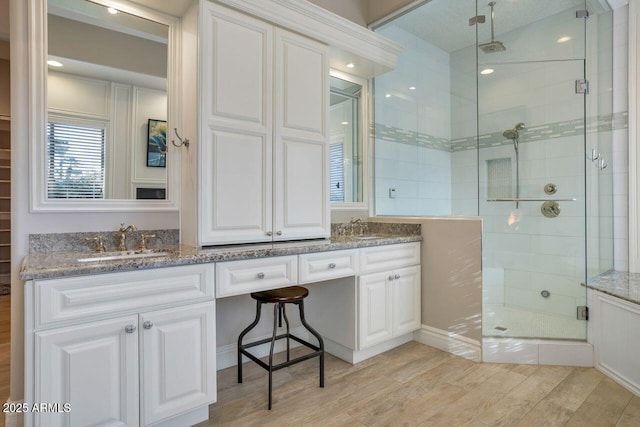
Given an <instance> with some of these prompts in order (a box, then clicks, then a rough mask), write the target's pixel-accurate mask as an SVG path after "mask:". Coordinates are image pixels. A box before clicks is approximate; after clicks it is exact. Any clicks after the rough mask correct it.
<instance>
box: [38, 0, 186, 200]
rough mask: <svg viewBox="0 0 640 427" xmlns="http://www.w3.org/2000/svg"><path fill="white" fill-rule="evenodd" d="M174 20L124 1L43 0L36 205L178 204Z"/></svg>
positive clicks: (175, 24) (175, 20)
mask: <svg viewBox="0 0 640 427" xmlns="http://www.w3.org/2000/svg"><path fill="white" fill-rule="evenodd" d="M43 14H44V9H43ZM177 25H178V23H177V19H175V18H173V17H171V16H168V15H165V14H162V13H160V12H156V11H154V10H151V9H148V8H144V7H141V6H138V5H137V4H136V3H133V2H128V1H121V0H117V1H112V0H46V27H45V28H47V32H46V34H43V41H44V45H45V46H44V47H45V48H46V49H45V48H43V50H42V62H43V63H42V69H43V85H42V86H43V92H44V94H43V104H44V106H45V108H46V111H44V113H43V114H42V117H43V120H42V124H41V129H40V130H39V132H38V134H39V135H41V138H34V141H33V142H34V150H33V151H32V153H33V154H34V157H35V158H34V159H33V162H32V167H33V169H34V172H35V173H34V174H32V176H33V177H34V179H36V181H35V182H34V185H32V189H33V191H34V193H35V194H34V197H32V201H33V203H32V205H33V208H34V210H57V211H64V210H74V211H75V210H78V209H80V210H120V209H126V210H157V209H163V210H172V209H176V206H175V204H174V203H173V202H172V200H175V199H176V198H177V194H176V190H177V187H178V185H177V176H178V172H179V171H177V170H176V169H177V168H178V165H179V151H178V150H179V149H178V148H175V147H173V146H172V145H171V139H172V134H173V128H174V127H178V123H177V120H176V119H177V117H176V115H175V114H172V113H173V111H172V110H173V108H171V102H170V101H171V100H172V99H173V95H174V92H175V91H174V89H173V88H174V87H175V79H176V77H177V75H176V74H177V73H176V71H177V67H176V64H175V62H176V61H175V60H174V58H175V55H172V52H173V51H174V49H175V48H176V46H175V43H174V38H175V34H176V31H177V28H176V26H177ZM34 62H35V61H34ZM45 88H46V89H45Z"/></svg>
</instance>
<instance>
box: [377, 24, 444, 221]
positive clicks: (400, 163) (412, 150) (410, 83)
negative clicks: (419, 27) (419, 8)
mask: <svg viewBox="0 0 640 427" xmlns="http://www.w3.org/2000/svg"><path fill="white" fill-rule="evenodd" d="M380 33H381V34H382V35H384V36H387V37H390V38H392V39H393V40H395V41H397V42H400V43H401V44H402V45H403V46H404V47H405V50H404V51H403V53H402V54H401V55H400V57H399V58H398V67H397V68H396V70H395V71H394V72H393V73H388V74H385V75H382V76H380V77H378V78H376V80H375V86H376V87H375V96H376V115H375V120H376V123H377V124H379V126H377V127H376V128H377V134H376V140H375V188H376V197H375V200H376V214H378V215H450V214H451V153H450V152H449V145H448V141H449V140H450V138H451V122H450V115H449V111H450V75H449V54H448V53H446V52H444V51H443V50H441V49H438V48H436V47H435V46H433V45H431V44H429V43H427V42H425V41H424V40H422V39H419V38H417V37H415V36H413V35H412V34H410V33H408V32H406V31H404V30H402V29H400V28H398V27H395V26H390V27H388V28H385V29H383V30H381V31H380ZM410 88H413V89H410ZM387 95H389V96H387ZM418 118H419V119H418ZM382 127H384V128H385V130H384V131H383V132H380V131H379V129H380V128H382ZM425 140H428V141H435V144H436V145H439V147H438V148H439V149H434V148H427V147H424V146H420V142H421V141H425ZM391 188H394V189H395V195H394V197H393V198H392V197H391V196H390V192H389V190H390V189H391Z"/></svg>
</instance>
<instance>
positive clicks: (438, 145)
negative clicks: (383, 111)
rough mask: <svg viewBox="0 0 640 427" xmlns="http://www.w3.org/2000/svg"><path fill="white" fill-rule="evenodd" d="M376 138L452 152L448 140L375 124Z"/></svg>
mask: <svg viewBox="0 0 640 427" xmlns="http://www.w3.org/2000/svg"><path fill="white" fill-rule="evenodd" d="M375 137H376V139H382V140H385V141H393V142H397V143H400V144H406V145H415V146H417V147H424V148H430V149H432V150H440V151H451V142H450V141H449V139H447V138H440V137H437V136H433V135H429V134H426V133H421V132H414V131H410V130H405V129H400V128H396V127H392V126H387V125H383V124H381V123H376V124H375Z"/></svg>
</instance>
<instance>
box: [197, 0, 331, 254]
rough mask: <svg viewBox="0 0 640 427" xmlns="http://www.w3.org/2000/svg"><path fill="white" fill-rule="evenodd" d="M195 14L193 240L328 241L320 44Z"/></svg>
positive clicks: (215, 9)
mask: <svg viewBox="0 0 640 427" xmlns="http://www.w3.org/2000/svg"><path fill="white" fill-rule="evenodd" d="M203 8H204V10H203V12H202V17H203V18H202V25H201V27H202V28H201V33H202V38H201V40H200V42H201V44H200V57H201V58H200V61H201V75H200V85H201V87H200V90H199V93H200V136H201V144H200V155H199V169H200V174H199V193H198V205H199V214H198V222H199V232H198V234H199V236H198V243H199V244H200V245H203V246H206V245H216V244H226V243H249V242H269V241H272V240H292V239H306V238H317V237H327V236H328V235H329V231H330V224H329V197H328V187H329V175H328V149H327V145H328V131H327V130H328V129H327V126H328V122H327V115H328V96H329V88H328V78H329V60H328V54H327V52H328V50H327V47H326V46H325V45H323V44H322V43H318V42H316V41H313V40H310V39H308V38H306V37H302V36H299V35H296V34H293V33H291V32H288V31H286V30H283V29H281V28H277V27H274V26H273V25H271V24H269V23H266V22H264V21H262V20H259V19H256V18H253V17H251V16H248V15H245V14H242V13H239V12H236V11H233V10H230V9H227V8H225V7H223V6H220V5H218V4H215V3H211V2H203ZM274 73H275V74H274Z"/></svg>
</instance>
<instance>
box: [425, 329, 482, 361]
mask: <svg viewBox="0 0 640 427" xmlns="http://www.w3.org/2000/svg"><path fill="white" fill-rule="evenodd" d="M413 339H414V340H415V341H417V342H419V343H422V344H425V345H428V346H430V347H435V348H437V349H439V350H442V351H446V352H448V353H451V354H455V355H456V356H460V357H464V358H465V359H469V360H472V361H474V362H481V361H482V346H481V345H480V343H479V342H478V341H476V340H474V339H471V338H467V337H464V336H462V335H459V334H455V333H453V332H448V331H444V330H442V329H438V328H434V327H432V326H427V325H422V328H421V329H420V330H417V331H415V332H414V333H413Z"/></svg>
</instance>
